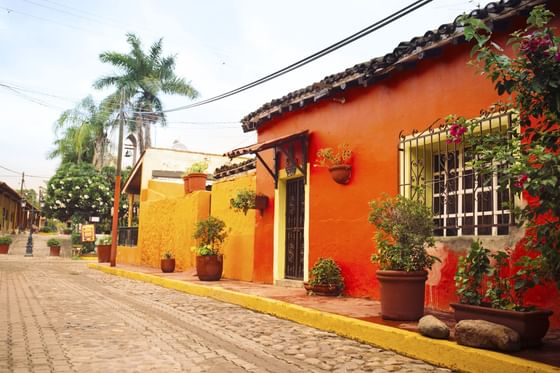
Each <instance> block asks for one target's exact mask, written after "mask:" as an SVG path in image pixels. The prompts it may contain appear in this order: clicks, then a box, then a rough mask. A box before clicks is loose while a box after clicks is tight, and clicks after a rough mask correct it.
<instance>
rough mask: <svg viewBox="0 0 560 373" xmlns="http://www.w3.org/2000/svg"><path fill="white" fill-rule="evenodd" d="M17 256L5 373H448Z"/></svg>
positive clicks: (4, 282)
mask: <svg viewBox="0 0 560 373" xmlns="http://www.w3.org/2000/svg"><path fill="white" fill-rule="evenodd" d="M39 250H41V249H39ZM45 250H46V249H45ZM14 253H17V254H16V255H14V254H12V255H3V256H2V257H0V305H1V308H0V341H1V342H0V343H1V344H0V372H70V371H74V372H148V371H150V372H245V371H248V372H323V371H335V372H361V371H371V372H424V371H434V372H445V371H449V370H447V369H442V368H436V367H433V366H431V365H428V364H426V363H424V362H421V361H417V360H413V359H409V358H406V357H402V356H400V355H397V354H395V353H393V352H389V351H383V350H380V349H377V348H374V347H371V346H368V345H365V344H360V343H358V342H355V341H352V340H348V339H345V338H341V337H338V336H336V335H334V334H331V333H327V332H323V331H318V330H315V329H312V328H308V327H305V326H302V325H298V324H296V323H292V322H290V321H286V320H280V319H277V318H274V317H271V316H268V315H264V314H259V313H255V312H252V311H249V310H246V309H243V308H240V307H238V306H235V305H230V304H226V303H221V302H217V301H214V300H210V299H206V298H201V297H195V296H191V295H188V294H184V293H180V292H176V291H174V290H169V289H165V288H161V287H158V286H155V285H150V284H146V283H142V282H136V281H132V280H127V279H123V278H120V277H116V276H110V275H107V274H104V273H101V272H98V271H94V270H90V269H87V268H86V264H85V263H84V262H79V261H71V260H69V259H62V258H49V257H41V253H39V255H36V256H35V257H34V258H24V257H23V255H21V254H22V253H23V250H17V249H15V250H14Z"/></svg>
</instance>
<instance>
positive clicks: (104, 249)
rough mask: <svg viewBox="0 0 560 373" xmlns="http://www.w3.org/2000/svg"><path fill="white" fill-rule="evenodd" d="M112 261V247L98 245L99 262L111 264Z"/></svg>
mask: <svg viewBox="0 0 560 373" xmlns="http://www.w3.org/2000/svg"><path fill="white" fill-rule="evenodd" d="M110 261H111V245H97V262H98V263H109V262H110Z"/></svg>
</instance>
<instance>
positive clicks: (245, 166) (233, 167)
mask: <svg viewBox="0 0 560 373" xmlns="http://www.w3.org/2000/svg"><path fill="white" fill-rule="evenodd" d="M256 167H257V160H256V159H248V160H246V161H243V162H240V163H234V164H229V165H224V166H222V167H219V168H216V170H215V171H214V178H215V179H222V178H224V177H227V176H232V175H235V174H239V173H241V172H244V171H249V170H252V169H254V168H256Z"/></svg>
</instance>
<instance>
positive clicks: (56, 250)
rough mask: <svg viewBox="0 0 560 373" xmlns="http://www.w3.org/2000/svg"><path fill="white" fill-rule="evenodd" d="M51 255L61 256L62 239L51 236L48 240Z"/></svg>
mask: <svg viewBox="0 0 560 373" xmlns="http://www.w3.org/2000/svg"><path fill="white" fill-rule="evenodd" d="M47 246H48V247H49V251H50V253H49V255H50V256H60V241H59V240H57V239H56V238H51V239H49V240H48V241H47Z"/></svg>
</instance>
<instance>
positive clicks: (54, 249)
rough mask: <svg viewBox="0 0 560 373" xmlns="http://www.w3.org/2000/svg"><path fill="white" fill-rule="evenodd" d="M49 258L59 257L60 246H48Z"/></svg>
mask: <svg viewBox="0 0 560 373" xmlns="http://www.w3.org/2000/svg"><path fill="white" fill-rule="evenodd" d="M49 249H50V256H60V246H49Z"/></svg>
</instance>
